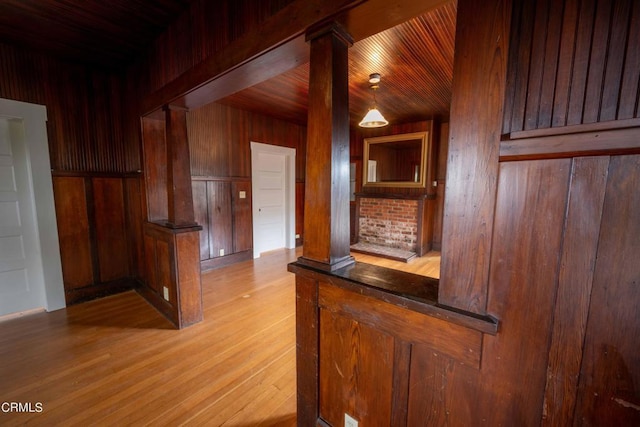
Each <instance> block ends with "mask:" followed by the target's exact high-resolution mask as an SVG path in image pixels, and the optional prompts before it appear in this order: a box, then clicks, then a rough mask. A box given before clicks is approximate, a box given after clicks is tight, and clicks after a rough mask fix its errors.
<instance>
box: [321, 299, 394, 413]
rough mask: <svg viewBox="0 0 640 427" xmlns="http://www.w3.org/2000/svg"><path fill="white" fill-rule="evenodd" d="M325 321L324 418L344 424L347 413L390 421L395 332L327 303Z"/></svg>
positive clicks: (322, 406) (323, 311)
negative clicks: (342, 312) (351, 315)
mask: <svg viewBox="0 0 640 427" xmlns="http://www.w3.org/2000/svg"><path fill="white" fill-rule="evenodd" d="M319 327H320V352H321V354H322V357H320V396H319V397H320V417H321V418H322V420H323V421H325V422H327V423H329V425H342V423H344V414H345V413H347V414H349V415H350V416H351V417H353V418H355V419H356V420H358V422H359V423H361V424H366V425H390V423H391V406H392V401H391V396H392V383H393V357H394V339H393V336H391V335H388V334H386V333H384V332H382V331H380V330H379V329H378V328H375V327H371V326H369V325H367V324H362V323H359V322H357V321H355V320H353V319H352V318H350V317H344V316H341V315H340V314H339V313H335V312H332V311H330V310H324V309H320V324H319ZM328 355H330V356H328Z"/></svg>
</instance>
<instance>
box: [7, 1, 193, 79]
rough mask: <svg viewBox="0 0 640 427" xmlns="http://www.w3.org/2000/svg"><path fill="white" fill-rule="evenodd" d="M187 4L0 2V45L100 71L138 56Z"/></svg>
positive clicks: (185, 2)
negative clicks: (44, 54) (80, 63)
mask: <svg viewBox="0 0 640 427" xmlns="http://www.w3.org/2000/svg"><path fill="white" fill-rule="evenodd" d="M189 3H190V0H2V1H0V42H2V43H6V44H11V45H15V46H18V47H21V48H24V49H29V50H35V51H40V52H44V53H47V54H49V55H52V56H55V57H58V58H62V59H66V60H71V61H74V62H82V63H88V64H91V65H94V66H99V67H104V68H120V67H122V65H123V64H126V63H127V62H129V61H130V60H131V59H132V58H133V57H134V56H135V55H136V54H139V53H140V52H142V51H143V50H144V49H145V48H146V47H147V46H148V45H149V43H151V42H152V41H153V40H154V39H155V38H156V37H157V36H158V35H160V34H161V33H162V32H163V31H164V29H165V28H166V27H167V26H168V25H169V24H170V23H171V21H173V20H174V19H175V18H176V16H178V15H179V14H180V13H182V12H183V11H184V10H187V9H188V7H189Z"/></svg>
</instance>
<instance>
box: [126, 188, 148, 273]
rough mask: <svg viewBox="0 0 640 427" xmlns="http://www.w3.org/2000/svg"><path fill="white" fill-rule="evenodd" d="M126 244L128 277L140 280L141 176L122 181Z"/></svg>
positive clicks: (142, 207)
mask: <svg viewBox="0 0 640 427" xmlns="http://www.w3.org/2000/svg"><path fill="white" fill-rule="evenodd" d="M123 181H124V191H125V215H126V223H127V236H126V238H127V242H128V243H127V244H128V246H129V255H130V256H129V275H130V276H131V277H136V278H140V277H142V276H143V271H144V242H143V222H144V219H145V218H146V213H145V210H144V197H145V196H144V192H143V179H142V176H140V175H136V176H130V177H127V178H125V179H124V180H123Z"/></svg>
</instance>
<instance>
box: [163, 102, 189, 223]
mask: <svg viewBox="0 0 640 427" xmlns="http://www.w3.org/2000/svg"><path fill="white" fill-rule="evenodd" d="M164 112H165V123H166V138H167V199H168V200H167V201H168V204H169V206H168V208H169V209H168V212H167V215H168V221H167V222H168V225H169V226H170V227H173V228H180V227H192V226H194V225H196V222H195V216H194V212H193V194H192V190H191V163H190V160H189V137H188V136H187V111H186V110H185V109H184V108H181V107H176V106H173V105H166V106H165V107H164Z"/></svg>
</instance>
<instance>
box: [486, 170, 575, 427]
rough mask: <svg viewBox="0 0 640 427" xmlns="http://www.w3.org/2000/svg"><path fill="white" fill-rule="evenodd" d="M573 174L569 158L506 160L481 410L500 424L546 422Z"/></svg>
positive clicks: (497, 220) (497, 214) (495, 237)
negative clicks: (495, 320) (494, 328)
mask: <svg viewBox="0 0 640 427" xmlns="http://www.w3.org/2000/svg"><path fill="white" fill-rule="evenodd" d="M570 173H571V160H569V159H560V160H548V161H542V160H541V161H526V162H510V163H502V164H501V165H500V183H499V186H498V196H497V203H496V212H495V220H494V221H495V225H494V235H493V242H494V243H493V247H492V257H491V275H490V279H489V280H490V283H491V292H490V294H489V297H490V298H489V305H488V310H489V313H494V315H499V318H500V325H501V328H500V332H499V333H498V334H497V335H496V336H485V337H484V341H483V352H482V378H481V380H480V381H481V382H480V384H479V385H480V387H481V388H482V390H484V391H485V394H484V395H483V396H484V398H483V400H482V403H483V404H482V405H481V406H480V407H479V408H478V410H479V413H478V417H480V418H481V419H487V420H492V423H493V424H496V425H498V424H505V425H511V424H521V425H538V424H539V423H540V422H541V420H542V411H543V410H542V405H543V397H544V388H545V382H546V372H547V355H548V352H549V343H550V342H551V331H552V321H553V313H554V304H555V294H556V288H557V278H558V275H559V270H560V263H559V258H558V256H557V255H556V254H560V253H561V249H562V236H563V228H564V222H565V221H564V217H565V212H566V203H567V202H566V199H567V194H568V191H569V177H570ZM549 254H553V256H550V255H549ZM523 384H527V387H522V385H523ZM506 396H510V397H509V398H506Z"/></svg>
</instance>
